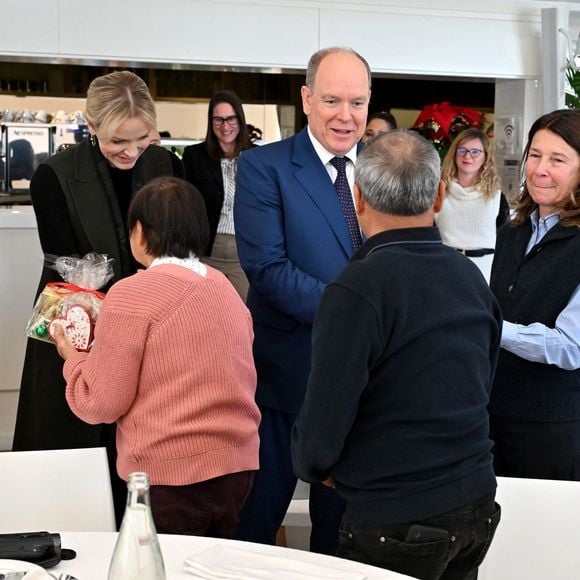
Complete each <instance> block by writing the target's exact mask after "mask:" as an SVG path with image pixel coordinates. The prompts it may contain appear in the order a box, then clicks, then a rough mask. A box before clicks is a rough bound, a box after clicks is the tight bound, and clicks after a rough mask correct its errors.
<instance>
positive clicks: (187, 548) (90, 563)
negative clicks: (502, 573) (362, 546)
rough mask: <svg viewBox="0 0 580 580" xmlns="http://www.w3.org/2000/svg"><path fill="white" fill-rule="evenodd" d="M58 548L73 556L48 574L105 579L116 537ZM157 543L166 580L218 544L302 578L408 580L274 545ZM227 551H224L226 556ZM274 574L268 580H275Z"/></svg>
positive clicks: (195, 540) (167, 538) (87, 538)
mask: <svg viewBox="0 0 580 580" xmlns="http://www.w3.org/2000/svg"><path fill="white" fill-rule="evenodd" d="M60 535H61V538H62V547H63V548H71V549H73V550H75V551H76V553H77V557H76V558H75V559H74V560H68V561H63V562H61V563H60V564H59V565H58V566H55V567H54V568H51V570H50V571H51V572H68V573H69V574H71V575H73V576H76V577H77V578H78V580H105V579H106V578H107V572H108V568H109V562H110V560H111V555H112V553H113V548H114V547H115V540H116V538H117V534H116V533H113V532H61V534H60ZM159 542H160V544H161V550H162V552H163V560H164V562H165V571H166V574H167V580H191V579H192V578H193V577H192V576H191V575H190V574H188V573H187V572H186V571H185V570H184V568H183V561H184V560H185V559H186V558H188V557H190V556H195V554H197V553H199V552H202V551H203V550H206V549H208V548H210V547H211V546H216V545H222V546H225V547H227V548H230V549H231V550H232V552H233V553H235V550H244V551H245V552H249V553H252V554H255V555H256V558H257V561H259V558H260V555H268V556H279V557H284V558H291V559H292V560H295V561H297V562H300V563H301V565H303V578H304V580H307V579H308V578H309V577H311V576H309V574H308V569H309V566H310V568H311V571H312V570H317V571H318V570H320V567H321V566H323V567H324V568H325V570H326V571H327V572H328V573H329V574H330V573H331V572H332V570H337V571H338V574H337V576H339V577H341V578H342V577H344V572H345V571H347V572H348V571H352V572H353V577H354V576H355V575H361V574H362V575H363V576H364V577H365V579H366V580H401V579H403V578H408V577H407V576H403V575H401V574H396V573H395V572H389V571H388V570H383V569H381V568H375V567H373V566H365V565H363V564H359V563H357V562H351V561H349V560H343V559H341V558H333V557H331V556H322V555H320V554H311V553H310V552H305V551H302V550H292V549H290V548H281V547H276V546H264V545H262V544H253V543H250V542H238V541H235V540H217V539H215V538H200V537H196V536H173V535H165V534H160V535H159ZM227 552H228V550H225V553H226V554H227ZM275 578H276V576H275V574H273V575H272V580H275Z"/></svg>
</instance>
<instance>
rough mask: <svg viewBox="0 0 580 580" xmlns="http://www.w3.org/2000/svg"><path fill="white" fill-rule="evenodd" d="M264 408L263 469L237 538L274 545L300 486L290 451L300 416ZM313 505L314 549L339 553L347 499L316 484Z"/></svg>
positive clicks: (312, 497) (312, 495)
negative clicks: (298, 485)
mask: <svg viewBox="0 0 580 580" xmlns="http://www.w3.org/2000/svg"><path fill="white" fill-rule="evenodd" d="M260 411H261V412H262V421H261V423H260V469H259V471H258V472H257V473H256V477H255V479H254V485H253V487H252V491H251V492H250V495H249V497H248V499H247V500H246V503H245V504H244V507H243V509H242V511H241V513H240V525H239V527H238V529H237V531H236V533H235V534H234V538H235V539H236V540H244V541H248V542H258V543H261V544H271V545H274V544H275V543H276V534H277V532H278V529H279V528H280V526H281V525H282V520H283V519H284V516H285V515H286V511H287V510H288V506H289V505H290V501H291V500H292V495H293V493H294V488H295V487H296V476H295V475H294V471H293V469H292V457H291V453H290V445H291V442H290V436H291V432H292V427H293V425H294V421H295V420H296V415H294V414H292V413H283V412H281V411H275V410H273V409H268V408H265V407H261V408H260ZM309 507H310V518H311V520H312V532H311V535H310V550H311V551H312V552H318V553H320V554H331V555H334V554H336V550H337V547H338V529H339V525H340V521H341V518H342V514H343V512H344V502H343V500H342V499H341V498H340V497H339V496H338V494H337V493H336V491H335V490H334V489H330V488H326V487H324V486H323V485H321V484H315V485H312V486H311V490H310V502H309Z"/></svg>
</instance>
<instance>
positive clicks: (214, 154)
mask: <svg viewBox="0 0 580 580" xmlns="http://www.w3.org/2000/svg"><path fill="white" fill-rule="evenodd" d="M220 103H227V104H228V105H231V107H232V109H233V110H234V113H235V114H236V117H237V118H238V125H239V127H240V132H239V133H238V136H237V137H236V153H235V155H234V157H237V156H238V155H239V154H240V153H241V152H242V151H243V150H244V149H248V148H249V147H250V146H251V142H250V135H249V133H248V127H247V125H246V116H245V115H244V108H243V107H242V101H240V97H238V95H236V93H234V91H225V90H224V91H218V92H217V93H214V94H213V96H212V98H211V99H210V101H209V106H208V108H207V132H206V134H205V141H206V143H207V150H208V153H209V156H210V157H211V158H212V159H221V158H222V157H223V156H224V152H223V151H222V148H221V147H220V143H219V141H218V138H217V137H216V134H215V132H214V130H213V123H212V120H211V118H212V117H213V110H214V109H215V108H216V107H217V105H219V104H220Z"/></svg>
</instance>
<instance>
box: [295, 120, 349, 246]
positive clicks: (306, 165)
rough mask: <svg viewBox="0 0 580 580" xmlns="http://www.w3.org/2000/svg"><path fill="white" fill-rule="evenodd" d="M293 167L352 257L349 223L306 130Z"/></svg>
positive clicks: (298, 140) (298, 139) (297, 142)
mask: <svg viewBox="0 0 580 580" xmlns="http://www.w3.org/2000/svg"><path fill="white" fill-rule="evenodd" d="M292 163H293V164H294V165H295V166H296V170H295V172H294V175H295V177H296V179H297V180H298V182H299V183H300V184H301V185H302V187H303V188H304V190H305V191H306V193H307V194H308V195H309V196H310V197H311V199H312V200H313V201H314V203H315V204H316V205H317V207H318V208H319V210H320V213H321V214H322V215H323V216H324V218H325V219H326V221H327V222H328V224H329V225H330V227H331V228H332V230H333V232H334V233H335V235H336V237H337V239H338V241H339V242H340V245H341V246H342V247H343V249H344V251H345V252H346V255H347V256H350V255H351V254H352V253H353V246H352V241H351V239H350V236H349V233H348V228H347V225H346V220H345V219H344V215H343V213H342V209H341V207H340V202H339V201H338V196H337V194H336V190H335V189H334V185H333V183H332V181H331V180H330V176H329V175H328V172H327V171H326V168H325V167H324V165H322V162H321V161H320V158H319V157H318V155H317V154H316V151H315V150H314V147H313V146H312V143H311V141H310V138H309V137H308V131H307V129H306V128H305V129H303V130H302V131H301V132H300V133H298V134H297V135H296V139H295V141H294V153H293V156H292Z"/></svg>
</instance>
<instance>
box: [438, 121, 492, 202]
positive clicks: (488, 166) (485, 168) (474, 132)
mask: <svg viewBox="0 0 580 580" xmlns="http://www.w3.org/2000/svg"><path fill="white" fill-rule="evenodd" d="M469 139H479V140H480V141H481V144H482V145H483V153H484V155H485V161H484V163H483V165H482V166H481V169H480V171H479V175H478V177H477V179H476V181H475V185H476V186H477V188H478V189H479V190H480V191H481V192H482V193H483V195H484V197H487V198H492V197H494V195H495V194H496V193H497V190H498V189H500V180H499V177H498V175H497V171H496V169H495V162H494V160H493V152H492V150H491V144H490V142H489V139H488V137H487V135H486V134H485V133H484V132H483V131H481V130H480V129H476V128H474V127H471V128H469V129H465V131H461V133H459V135H457V137H456V138H455V139H454V140H453V142H452V143H451V146H450V147H449V151H448V152H447V155H446V156H445V159H444V160H443V165H442V166H441V179H442V180H443V181H444V182H445V184H446V186H447V188H448V189H449V185H450V184H451V182H452V181H453V180H454V179H457V175H458V172H457V163H456V162H455V156H456V154H457V148H458V147H460V146H461V144H462V143H463V142H465V141H467V140H469Z"/></svg>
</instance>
